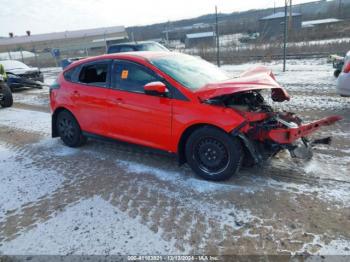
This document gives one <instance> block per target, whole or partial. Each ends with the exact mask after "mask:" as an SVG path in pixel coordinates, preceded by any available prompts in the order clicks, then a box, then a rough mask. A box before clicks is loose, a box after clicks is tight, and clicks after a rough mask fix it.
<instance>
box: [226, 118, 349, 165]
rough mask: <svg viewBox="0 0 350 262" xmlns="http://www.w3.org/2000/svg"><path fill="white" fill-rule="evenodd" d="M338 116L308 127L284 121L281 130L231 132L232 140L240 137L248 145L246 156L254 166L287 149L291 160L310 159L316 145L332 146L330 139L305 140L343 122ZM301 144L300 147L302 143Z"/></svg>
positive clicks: (274, 128) (267, 126) (262, 126)
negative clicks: (292, 158)
mask: <svg viewBox="0 0 350 262" xmlns="http://www.w3.org/2000/svg"><path fill="white" fill-rule="evenodd" d="M341 119H342V118H341V117H339V116H331V117H326V118H323V119H320V120H317V121H314V122H311V123H308V124H300V123H299V124H297V123H296V122H297V118H295V122H288V121H283V123H284V124H283V123H278V127H273V126H269V125H268V123H267V124H266V125H264V124H263V125H260V126H259V127H255V128H254V127H251V129H248V130H245V131H246V132H244V127H247V126H249V125H245V126H244V127H243V128H242V129H241V130H239V131H235V132H232V135H233V136H238V137H239V138H240V139H241V141H242V142H243V144H244V145H245V148H246V152H248V153H249V155H250V156H251V158H252V160H253V162H254V163H255V164H259V163H261V162H263V161H264V160H266V159H268V158H270V157H272V156H274V155H275V154H277V153H278V152H279V151H281V150H283V149H287V150H289V151H290V153H291V156H292V157H297V158H304V159H307V158H310V157H311V156H312V150H311V147H312V146H313V145H315V144H329V143H330V141H331V139H330V138H329V137H328V138H325V139H318V140H314V141H309V140H308V139H307V138H306V137H307V136H309V135H310V134H312V133H314V132H316V131H317V130H318V129H319V128H321V127H322V126H329V125H332V124H334V123H335V122H337V121H339V120H341ZM300 141H302V143H301V144H300V143H299V142H300Z"/></svg>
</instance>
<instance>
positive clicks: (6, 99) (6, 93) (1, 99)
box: [0, 74, 13, 107]
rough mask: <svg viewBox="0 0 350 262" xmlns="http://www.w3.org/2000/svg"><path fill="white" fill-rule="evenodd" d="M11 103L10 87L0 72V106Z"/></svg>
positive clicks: (7, 105)
mask: <svg viewBox="0 0 350 262" xmlns="http://www.w3.org/2000/svg"><path fill="white" fill-rule="evenodd" d="M12 104H13V98H12V92H11V89H10V88H9V87H8V85H7V84H6V79H5V78H4V76H3V75H2V74H0V106H1V107H11V106H12Z"/></svg>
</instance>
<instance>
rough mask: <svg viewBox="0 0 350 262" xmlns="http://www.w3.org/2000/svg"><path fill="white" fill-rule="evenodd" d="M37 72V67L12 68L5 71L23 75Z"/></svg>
mask: <svg viewBox="0 0 350 262" xmlns="http://www.w3.org/2000/svg"><path fill="white" fill-rule="evenodd" d="M37 72H39V68H37V67H30V68H14V69H9V70H6V73H10V74H14V75H25V74H32V73H37Z"/></svg>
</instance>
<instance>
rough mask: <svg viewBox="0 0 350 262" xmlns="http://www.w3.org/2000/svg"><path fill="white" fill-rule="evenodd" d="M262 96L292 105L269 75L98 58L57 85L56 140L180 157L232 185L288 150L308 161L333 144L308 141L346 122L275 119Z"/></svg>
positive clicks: (156, 55) (146, 56) (193, 61)
mask: <svg viewBox="0 0 350 262" xmlns="http://www.w3.org/2000/svg"><path fill="white" fill-rule="evenodd" d="M264 90H265V91H269V92H270V94H269V96H270V97H271V99H272V100H273V101H275V102H283V101H287V100H289V99H290V97H289V95H288V94H287V92H286V90H285V89H284V88H283V87H281V86H280V85H279V84H278V83H277V82H276V81H275V77H274V75H273V74H272V72H271V71H270V70H269V69H267V68H264V67H258V68H255V69H253V70H249V71H247V72H245V73H243V74H242V75H241V76H240V77H238V78H232V77H229V76H228V75H227V74H226V73H225V72H224V71H221V70H220V69H219V68H218V67H216V66H214V65H213V64H210V63H208V62H206V61H204V60H202V59H198V58H195V57H193V56H189V55H185V54H179V53H173V52H133V53H120V54H112V55H103V56H99V57H93V58H89V59H84V60H80V61H77V62H75V63H73V64H72V65H70V66H69V67H67V68H66V69H65V70H64V71H63V72H62V73H60V75H59V77H58V80H57V82H56V83H54V84H53V85H52V87H51V89H50V105H51V112H53V114H52V131H53V133H52V135H53V137H61V139H62V140H63V142H64V143H65V144H66V145H68V146H70V147H78V146H80V145H82V144H84V143H85V141H86V138H87V137H89V136H92V137H107V138H112V139H118V140H123V141H125V142H131V143H135V144H139V145H143V146H149V147H153V148H156V149H160V150H164V151H167V152H170V153H175V154H177V155H178V158H179V161H180V163H185V162H187V163H188V164H189V166H190V167H191V168H192V169H193V171H194V172H195V173H196V174H198V175H200V176H202V177H203V178H205V179H209V180H224V179H228V178H230V177H231V176H232V175H234V174H235V173H236V172H238V170H239V169H240V167H241V164H242V162H244V163H245V164H247V165H254V164H260V163H263V162H264V160H266V159H268V158H270V157H272V156H274V155H276V154H277V153H278V152H279V151H281V150H284V149H287V150H289V151H290V152H291V155H292V157H303V156H305V157H307V158H309V157H311V154H309V152H311V151H310V147H309V145H312V144H315V143H327V142H329V139H326V140H322V141H321V140H318V141H308V140H307V136H309V135H310V134H312V133H314V132H315V131H317V130H318V129H319V128H320V127H322V126H326V125H331V124H333V123H334V122H336V121H338V120H340V119H341V118H340V117H338V116H333V117H328V118H324V119H321V120H318V121H315V122H312V123H308V124H305V123H302V121H301V119H300V118H299V117H297V116H296V115H295V114H294V113H290V112H277V111H274V110H273V108H272V107H271V106H270V105H269V104H268V103H267V102H266V101H265V99H264V97H263V95H262V94H261V93H260V92H261V91H264ZM300 140H301V141H302V143H301V144H302V147H299V146H298V141H300ZM304 149H305V150H304ZM304 152H306V153H305V154H304Z"/></svg>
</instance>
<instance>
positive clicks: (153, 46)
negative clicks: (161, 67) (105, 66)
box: [107, 41, 169, 54]
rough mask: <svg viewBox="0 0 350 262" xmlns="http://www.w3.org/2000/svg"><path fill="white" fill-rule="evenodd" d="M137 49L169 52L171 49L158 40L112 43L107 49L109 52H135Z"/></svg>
mask: <svg viewBox="0 0 350 262" xmlns="http://www.w3.org/2000/svg"><path fill="white" fill-rule="evenodd" d="M135 51H155V52H158V51H164V52H169V49H167V48H166V47H165V46H163V45H161V44H159V43H157V42H153V41H147V42H137V43H136V42H130V43H121V44H115V45H110V46H109V47H108V49H107V54H114V53H125V52H135Z"/></svg>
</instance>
